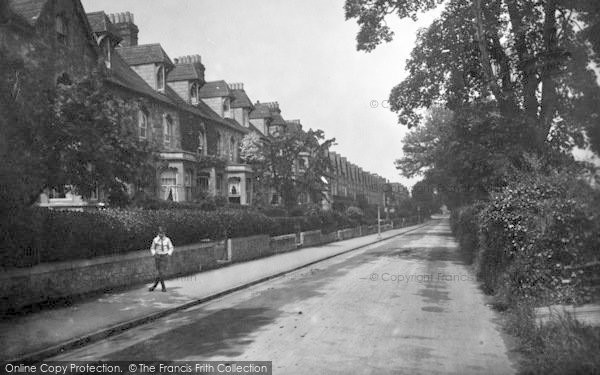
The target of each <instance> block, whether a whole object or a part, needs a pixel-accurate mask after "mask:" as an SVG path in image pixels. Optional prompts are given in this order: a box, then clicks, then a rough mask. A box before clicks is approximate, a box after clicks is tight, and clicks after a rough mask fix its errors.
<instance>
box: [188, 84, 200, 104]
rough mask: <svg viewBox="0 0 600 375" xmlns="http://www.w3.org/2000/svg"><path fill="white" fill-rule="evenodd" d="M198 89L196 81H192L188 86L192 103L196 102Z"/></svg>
mask: <svg viewBox="0 0 600 375" xmlns="http://www.w3.org/2000/svg"><path fill="white" fill-rule="evenodd" d="M198 90H199V85H198V83H197V82H194V83H192V85H191V86H190V102H191V103H192V104H198Z"/></svg>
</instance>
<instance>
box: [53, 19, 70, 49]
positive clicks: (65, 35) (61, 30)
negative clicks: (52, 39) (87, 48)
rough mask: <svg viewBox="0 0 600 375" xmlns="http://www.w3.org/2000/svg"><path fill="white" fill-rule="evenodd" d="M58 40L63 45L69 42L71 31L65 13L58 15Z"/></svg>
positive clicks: (56, 25)
mask: <svg viewBox="0 0 600 375" xmlns="http://www.w3.org/2000/svg"><path fill="white" fill-rule="evenodd" d="M55 27H56V40H57V41H58V42H59V43H60V44H62V45H65V46H66V45H68V44H69V32H68V29H67V20H66V19H65V17H64V16H63V15H58V16H56V24H55Z"/></svg>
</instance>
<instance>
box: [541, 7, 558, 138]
mask: <svg viewBox="0 0 600 375" xmlns="http://www.w3.org/2000/svg"><path fill="white" fill-rule="evenodd" d="M544 13H545V15H544V34H543V36H544V48H545V51H544V52H545V53H544V57H543V59H544V60H543V66H542V70H541V80H542V103H541V116H540V126H539V135H538V136H539V138H538V141H539V142H540V144H542V143H544V142H545V141H546V138H547V136H548V132H549V131H550V127H551V126H552V120H553V119H554V113H555V111H556V104H557V101H558V100H557V94H556V79H557V76H558V74H559V73H560V70H559V60H560V56H559V55H558V48H557V46H558V41H557V40H556V0H547V2H546V4H545V6H544Z"/></svg>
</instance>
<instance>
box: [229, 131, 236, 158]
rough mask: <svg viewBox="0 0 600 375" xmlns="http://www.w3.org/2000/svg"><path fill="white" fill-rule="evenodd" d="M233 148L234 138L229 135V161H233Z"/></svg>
mask: <svg viewBox="0 0 600 375" xmlns="http://www.w3.org/2000/svg"><path fill="white" fill-rule="evenodd" d="M235 149H236V147H235V139H233V137H231V139H230V140H229V161H231V162H234V161H235Z"/></svg>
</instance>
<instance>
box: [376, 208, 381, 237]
mask: <svg viewBox="0 0 600 375" xmlns="http://www.w3.org/2000/svg"><path fill="white" fill-rule="evenodd" d="M379 208H380V205H377V239H381V213H380V210H379Z"/></svg>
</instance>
